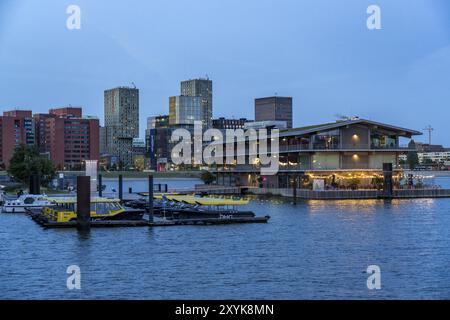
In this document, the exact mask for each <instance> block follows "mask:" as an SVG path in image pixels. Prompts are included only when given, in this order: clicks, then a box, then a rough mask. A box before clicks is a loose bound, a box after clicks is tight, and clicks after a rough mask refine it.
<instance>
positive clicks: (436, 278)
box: [0, 199, 450, 299]
mask: <svg viewBox="0 0 450 320" xmlns="http://www.w3.org/2000/svg"><path fill="white" fill-rule="evenodd" d="M248 209H250V210H253V211H255V212H256V213H257V214H258V215H267V214H268V215H270V216H271V217H272V218H271V220H270V222H269V223H268V224H249V225H228V226H208V227H200V226H188V227H173V228H154V229H149V228H129V229H127V228H122V229H93V230H91V232H89V233H80V232H78V231H76V230H43V229H42V228H40V227H39V226H37V225H36V224H35V223H34V222H33V221H31V220H30V219H29V218H28V217H26V216H23V215H8V214H0V270H1V271H0V272H1V273H0V298H32V299H45V298H56V299H82V298H92V299H96V298H108V299H115V298H119V299H131V298H137V299H177V298H178V299H222V298H223V299H227V298H228V299H252V298H255V299H256V298H261V299H264V298H265V299H271V298H273V299H300V298H306V299H319V298H322V299H333V298H334V299H336V298H337V299H342V298H349V299H352V298H355V299H361V298H369V299H370V298H381V299H383V298H404V299H411V298H447V299H448V298H450V275H449V273H448V267H449V264H450V228H449V226H450V214H449V213H450V199H411V200H391V201H387V200H362V201H355V200H343V201H319V200H311V201H299V203H298V204H297V205H292V204H291V203H290V202H289V201H285V200H281V199H271V200H264V199H261V200H255V201H253V202H252V203H251V204H250V205H248ZM72 264H77V265H79V266H80V267H81V270H82V290H81V291H69V290H67V288H66V279H67V274H66V268H67V266H69V265H72ZM371 264H377V265H379V266H380V267H381V272H382V290H380V291H369V290H368V289H367V287H366V280H367V274H366V273H365V270H366V268H367V266H369V265H371Z"/></svg>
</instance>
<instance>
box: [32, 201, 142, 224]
mask: <svg viewBox="0 0 450 320" xmlns="http://www.w3.org/2000/svg"><path fill="white" fill-rule="evenodd" d="M48 200H49V201H50V202H51V205H50V206H45V207H43V208H42V210H41V211H40V213H39V215H40V216H41V217H43V218H44V219H46V220H47V221H51V222H71V221H76V220H77V198H76V197H57V198H48ZM28 211H31V212H33V211H34V212H36V211H35V210H28ZM144 213H145V210H141V209H132V208H127V207H124V206H122V205H121V204H120V199H113V198H101V197H95V198H92V199H91V220H92V221H101V220H104V221H107V220H108V221H109V220H133V221H134V220H142V218H143V216H144Z"/></svg>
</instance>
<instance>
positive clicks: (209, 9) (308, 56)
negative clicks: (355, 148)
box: [0, 0, 450, 146]
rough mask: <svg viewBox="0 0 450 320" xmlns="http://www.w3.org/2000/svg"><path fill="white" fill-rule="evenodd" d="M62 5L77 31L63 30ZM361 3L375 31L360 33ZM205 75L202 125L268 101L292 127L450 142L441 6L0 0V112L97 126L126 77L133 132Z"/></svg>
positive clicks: (351, 0)
mask: <svg viewBox="0 0 450 320" xmlns="http://www.w3.org/2000/svg"><path fill="white" fill-rule="evenodd" d="M70 4H75V5H78V6H80V8H81V30H68V29H67V28H66V19H67V18H68V15H67V14H66V8H67V7H68V6H69V5H70ZM371 4H376V5H379V6H380V7H381V23H382V29H381V30H368V29H367V27H366V19H367V17H368V14H367V13H366V9H367V7H368V6H369V5H371ZM206 75H208V76H209V78H210V79H212V80H213V90H214V91H213V93H214V117H219V116H225V117H235V118H239V117H247V118H250V119H253V118H254V114H253V113H254V106H253V105H254V98H256V97H262V96H270V95H274V94H275V93H277V94H278V95H280V96H292V97H293V99H294V125H295V126H301V125H308V124H315V123H321V122H329V121H330V120H331V121H333V120H335V119H336V117H335V115H336V114H342V115H347V116H354V115H357V116H360V117H363V118H368V119H372V120H376V121H380V122H387V123H391V124H394V125H398V126H404V127H407V128H411V129H416V130H422V129H423V128H425V127H426V126H427V125H429V124H431V125H432V126H433V127H434V128H435V132H434V134H433V137H434V139H433V142H434V143H440V144H444V145H446V146H450V135H449V123H450V1H447V0H371V1H365V0H340V1H338V0H327V1H325V0H308V1H305V0H301V1H299V0H289V1H288V0H271V1H268V0H227V1H224V0H191V1H181V0H171V1H167V0H158V1H157V0H151V1H143V0H141V1H138V0H128V1H106V0H90V1H89V0H85V1H76V0H72V1H63V0H40V1H31V0H28V1H25V0H0V87H1V91H0V111H5V110H9V109H15V108H18V109H32V110H33V111H34V112H45V111H47V110H48V109H49V108H53V107H59V106H66V105H69V104H70V105H72V106H82V107H83V108H84V113H85V114H87V115H95V116H98V117H99V118H100V122H101V124H103V91H104V90H105V89H108V88H112V87H116V86H131V83H132V82H134V83H135V84H136V86H137V87H138V88H139V89H140V119H141V120H140V126H141V128H140V129H141V137H143V131H144V129H145V122H146V120H145V119H146V117H147V116H151V115H158V114H167V113H168V97H169V96H171V95H178V94H180V81H181V80H186V79H190V78H196V77H205V76H206ZM417 140H419V141H425V140H427V136H426V135H423V136H421V137H419V138H418V139H417Z"/></svg>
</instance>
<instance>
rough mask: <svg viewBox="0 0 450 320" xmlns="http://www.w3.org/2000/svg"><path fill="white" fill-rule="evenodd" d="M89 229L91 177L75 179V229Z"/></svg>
mask: <svg viewBox="0 0 450 320" xmlns="http://www.w3.org/2000/svg"><path fill="white" fill-rule="evenodd" d="M90 227H91V177H89V176H78V177H77V228H78V229H89V228H90Z"/></svg>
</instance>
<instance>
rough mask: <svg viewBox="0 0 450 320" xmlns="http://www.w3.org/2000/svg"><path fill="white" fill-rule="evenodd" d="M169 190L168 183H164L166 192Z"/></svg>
mask: <svg viewBox="0 0 450 320" xmlns="http://www.w3.org/2000/svg"><path fill="white" fill-rule="evenodd" d="M168 190H169V186H168V185H167V183H166V184H165V185H164V192H165V193H167V191H168Z"/></svg>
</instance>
